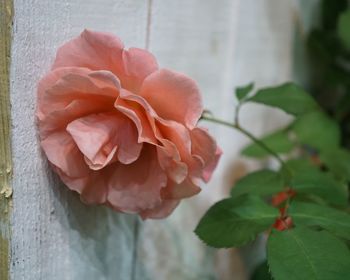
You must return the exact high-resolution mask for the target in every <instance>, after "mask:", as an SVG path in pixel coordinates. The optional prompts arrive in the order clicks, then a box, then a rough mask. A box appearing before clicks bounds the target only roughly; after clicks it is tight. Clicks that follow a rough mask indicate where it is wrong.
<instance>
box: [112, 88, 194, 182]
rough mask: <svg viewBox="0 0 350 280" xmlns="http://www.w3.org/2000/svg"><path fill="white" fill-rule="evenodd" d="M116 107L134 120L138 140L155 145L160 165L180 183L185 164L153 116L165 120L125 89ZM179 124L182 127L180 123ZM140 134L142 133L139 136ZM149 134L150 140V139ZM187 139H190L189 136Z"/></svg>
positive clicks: (186, 172) (186, 170) (140, 98)
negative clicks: (145, 134)
mask: <svg viewBox="0 0 350 280" xmlns="http://www.w3.org/2000/svg"><path fill="white" fill-rule="evenodd" d="M116 108H117V109H118V110H120V111H122V112H124V113H126V115H128V116H129V117H130V118H131V119H132V120H133V121H134V122H135V124H136V126H137V127H138V130H139V141H146V142H148V143H151V144H153V145H156V146H157V152H158V159H159V162H160V166H161V167H162V169H163V170H165V171H166V172H167V175H168V176H169V177H170V179H172V180H173V181H175V182H177V183H181V182H182V181H183V180H184V179H185V178H186V176H187V174H188V168H187V165H186V164H185V163H184V162H181V157H180V153H179V151H178V149H177V147H176V145H175V144H174V143H172V142H171V141H169V140H168V139H165V138H164V137H163V136H162V135H161V132H160V130H159V129H158V127H157V126H156V121H155V118H156V119H159V120H161V121H163V122H166V121H165V120H162V119H161V118H160V117H159V116H158V115H157V114H156V112H154V111H153V109H152V108H151V107H150V105H149V104H148V103H147V101H146V100H144V99H143V98H142V97H141V96H138V95H135V94H132V93H130V92H129V91H126V90H121V92H120V96H119V98H118V100H117V101H116ZM127 110H128V111H131V112H133V114H130V113H127ZM174 123H175V122H174ZM179 125H180V124H179ZM180 126H181V127H183V126H182V125H180ZM183 128H184V127H183ZM145 131H147V135H148V136H147V137H145V136H144V135H143V133H144V132H145ZM185 133H186V132H185ZM140 134H141V135H142V136H141V137H140ZM151 136H152V141H150V138H151ZM155 138H156V139H155ZM188 139H190V138H189V136H188ZM155 140H158V141H155ZM187 150H188V152H190V145H188V146H187Z"/></svg>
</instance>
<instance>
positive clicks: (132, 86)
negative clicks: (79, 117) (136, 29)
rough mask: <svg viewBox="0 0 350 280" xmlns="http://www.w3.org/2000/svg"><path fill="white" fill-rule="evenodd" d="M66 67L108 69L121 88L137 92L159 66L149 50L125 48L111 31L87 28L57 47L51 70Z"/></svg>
mask: <svg viewBox="0 0 350 280" xmlns="http://www.w3.org/2000/svg"><path fill="white" fill-rule="evenodd" d="M67 66H70V67H71V66H76V67H86V68H89V69H91V70H108V71H110V72H113V73H114V74H115V75H116V76H117V77H118V78H119V79H120V81H121V84H122V86H123V88H126V89H128V90H132V91H135V92H138V91H139V89H140V87H141V84H142V82H143V80H144V79H145V78H146V77H147V76H148V75H149V74H151V73H152V72H154V71H156V70H157V69H158V64H157V61H156V59H155V57H154V56H153V55H152V54H151V53H149V52H148V51H146V50H142V49H138V48H130V49H129V50H126V49H124V45H123V43H122V42H121V41H120V39H119V38H118V37H116V36H114V35H113V34H109V33H103V32H94V31H90V30H85V31H84V32H83V33H81V35H80V36H79V37H78V38H75V39H73V40H71V41H69V42H67V43H66V44H64V45H63V46H62V47H61V48H60V49H59V50H58V52H57V56H56V60H55V62H54V65H53V69H56V68H59V67H67Z"/></svg>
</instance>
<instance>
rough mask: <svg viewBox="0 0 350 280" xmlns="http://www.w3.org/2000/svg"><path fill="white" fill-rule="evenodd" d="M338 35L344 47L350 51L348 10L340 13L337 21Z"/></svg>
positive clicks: (349, 17) (349, 16)
mask: <svg viewBox="0 0 350 280" xmlns="http://www.w3.org/2000/svg"><path fill="white" fill-rule="evenodd" d="M338 34H339V37H340V39H341V40H342V41H343V43H344V45H345V46H346V47H347V48H348V49H350V10H347V11H346V12H344V13H342V14H341V15H340V17H339V21H338Z"/></svg>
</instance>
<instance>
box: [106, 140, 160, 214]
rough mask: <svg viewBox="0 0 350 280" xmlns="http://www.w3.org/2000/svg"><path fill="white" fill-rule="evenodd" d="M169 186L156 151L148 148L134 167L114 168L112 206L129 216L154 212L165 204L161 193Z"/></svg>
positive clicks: (121, 166) (109, 195) (110, 193)
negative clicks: (162, 203)
mask: <svg viewBox="0 0 350 280" xmlns="http://www.w3.org/2000/svg"><path fill="white" fill-rule="evenodd" d="M113 166H115V168H113V169H112V167H113ZM166 184H167V176H166V174H165V173H164V171H163V170H162V169H161V168H160V166H159V163H158V160H157V155H156V149H155V147H154V146H151V145H144V146H143V149H142V152H141V155H140V157H139V158H138V160H137V161H135V162H134V163H132V164H129V165H123V164H118V163H115V164H113V165H111V167H110V180H109V192H108V202H109V204H110V205H112V206H113V207H114V208H116V209H119V210H120V211H123V212H127V213H135V212H137V213H138V212H141V211H144V210H146V209H152V208H154V207H157V206H158V205H159V204H160V203H161V197H160V190H161V189H162V188H164V187H165V186H166Z"/></svg>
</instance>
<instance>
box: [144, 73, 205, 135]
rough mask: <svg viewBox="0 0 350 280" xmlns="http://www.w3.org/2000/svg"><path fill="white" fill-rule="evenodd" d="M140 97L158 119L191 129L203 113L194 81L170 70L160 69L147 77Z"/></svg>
mask: <svg viewBox="0 0 350 280" xmlns="http://www.w3.org/2000/svg"><path fill="white" fill-rule="evenodd" d="M140 95H141V96H142V97H144V98H145V99H146V100H147V102H148V103H149V104H150V105H151V106H152V108H153V109H154V110H155V111H156V112H157V114H158V115H159V116H160V117H162V118H163V119H167V120H174V121H176V122H179V123H182V124H184V125H185V126H187V127H188V128H191V129H192V128H193V127H195V125H196V124H197V122H198V120H199V118H200V116H201V114H202V111H203V106H202V100H201V96H200V93H199V89H198V87H197V84H196V83H195V81H193V80H192V79H190V78H188V77H187V76H185V75H183V74H180V73H176V72H173V71H170V70H165V69H161V70H159V71H156V72H153V73H152V74H151V75H149V76H148V77H147V78H146V79H145V81H144V82H143V84H142V87H141V91H140Z"/></svg>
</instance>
